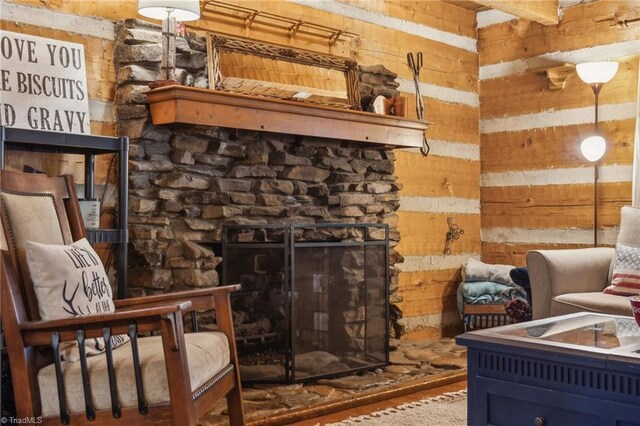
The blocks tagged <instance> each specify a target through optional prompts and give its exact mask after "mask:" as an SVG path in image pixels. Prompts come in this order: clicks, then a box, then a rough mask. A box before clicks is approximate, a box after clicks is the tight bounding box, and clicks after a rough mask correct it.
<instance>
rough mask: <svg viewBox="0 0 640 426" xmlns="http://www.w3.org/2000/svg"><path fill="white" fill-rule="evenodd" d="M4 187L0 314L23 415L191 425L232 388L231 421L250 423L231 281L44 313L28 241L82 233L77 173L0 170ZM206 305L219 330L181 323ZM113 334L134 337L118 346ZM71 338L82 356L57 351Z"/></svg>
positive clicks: (61, 239)
mask: <svg viewBox="0 0 640 426" xmlns="http://www.w3.org/2000/svg"><path fill="white" fill-rule="evenodd" d="M0 189H1V192H0V200H1V203H2V204H1V211H0V215H1V217H2V228H1V230H2V237H3V238H1V240H2V244H1V247H2V264H1V291H2V293H1V297H2V309H1V314H2V325H3V328H4V333H5V338H6V343H7V350H8V356H9V361H10V364H11V370H12V376H13V377H12V381H13V387H14V393H15V395H16V408H17V416H18V417H21V418H24V417H38V416H42V417H43V418H44V420H45V423H63V424H103V423H108V424H115V423H116V422H118V423H122V424H136V425H137V424H173V425H195V424H196V421H197V419H198V418H199V417H200V416H202V415H203V414H204V413H206V412H207V411H208V410H209V409H210V408H211V406H212V405H213V403H214V402H216V401H217V400H218V399H220V398H222V397H225V396H226V398H227V403H228V408H229V416H230V422H231V424H232V425H240V424H244V415H243V408H242V400H241V388H240V376H239V372H238V361H237V355H236V349H235V339H234V333H233V324H232V320H231V308H230V302H229V294H230V292H231V291H234V290H235V289H236V287H235V286H229V287H218V288H207V289H201V290H196V291H187V292H176V293H169V294H164V295H158V296H151V297H142V298H132V299H124V300H115V301H113V304H114V306H115V311H114V312H111V313H103V314H94V315H86V316H80V315H77V316H73V317H70V318H64V319H54V320H41V319H40V316H39V314H38V312H39V311H38V306H37V304H38V300H37V298H36V297H35V296H34V289H33V285H32V282H31V277H30V272H29V268H28V265H27V263H26V258H25V257H26V256H25V245H26V243H27V241H35V242H39V243H44V244H57V245H68V244H70V243H72V242H74V241H77V240H79V239H81V238H83V237H84V236H85V234H86V231H85V228H84V225H83V223H82V219H81V215H80V209H79V205H78V201H77V197H76V194H75V189H74V186H73V181H72V179H71V178H70V177H60V178H48V177H46V176H44V175H33V174H23V173H14V172H8V171H4V170H3V171H1V175H0ZM206 309H215V311H216V319H217V325H218V330H219V331H217V332H193V333H188V334H187V333H185V332H184V329H183V315H185V314H190V313H191V312H195V311H200V310H206ZM192 318H193V317H192ZM193 328H194V329H197V327H196V326H195V325H194V327H193ZM150 334H152V336H149V337H142V336H143V335H145V336H148V335H150ZM115 335H125V336H128V337H129V342H127V343H125V344H123V345H121V346H119V347H117V348H115V347H113V345H112V343H111V341H112V339H111V336H115ZM98 337H102V338H104V342H105V344H104V346H105V348H104V352H103V353H101V354H98V355H94V356H87V354H86V353H85V350H84V349H83V348H84V343H85V342H86V341H87V340H89V339H93V338H98ZM65 342H77V343H78V349H79V353H80V359H79V360H78V361H63V360H61V357H60V348H61V345H62V344H64V343H65Z"/></svg>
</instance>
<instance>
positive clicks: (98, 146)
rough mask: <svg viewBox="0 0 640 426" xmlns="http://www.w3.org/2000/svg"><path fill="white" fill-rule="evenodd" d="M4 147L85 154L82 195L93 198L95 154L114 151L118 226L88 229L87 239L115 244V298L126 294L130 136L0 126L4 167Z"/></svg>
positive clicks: (0, 143)
mask: <svg viewBox="0 0 640 426" xmlns="http://www.w3.org/2000/svg"><path fill="white" fill-rule="evenodd" d="M5 150H21V151H33V152H49V153H59V154H80V155H84V159H85V162H84V177H85V185H84V190H85V192H84V198H88V199H90V198H94V178H95V173H94V166H95V156H96V155H103V154H117V155H118V157H119V158H118V160H119V178H118V210H119V214H118V226H117V228H116V229H88V230H87V239H88V240H89V242H90V243H91V244H95V243H110V244H117V245H118V249H117V260H116V264H117V278H118V298H119V299H124V298H126V297H127V243H128V241H129V236H128V229H129V223H128V220H129V218H128V216H129V215H128V212H129V202H128V192H129V180H128V176H129V138H127V137H120V138H114V137H106V136H91V135H80V134H70V133H58V132H43V131H39V130H29V129H16V128H13V127H5V126H0V167H2V168H4V159H5Z"/></svg>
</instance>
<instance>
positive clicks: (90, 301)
mask: <svg viewBox="0 0 640 426" xmlns="http://www.w3.org/2000/svg"><path fill="white" fill-rule="evenodd" d="M26 255H27V264H28V265H29V272H30V273H31V281H32V282H33V288H34V291H35V294H36V298H37V299H38V309H39V312H40V318H41V319H42V320H45V321H47V320H54V319H62V318H70V317H75V316H82V315H96V314H104V313H109V312H114V311H115V308H114V306H113V298H112V290H111V285H110V284H109V278H108V276H107V272H106V271H105V269H104V266H103V265H102V261H101V260H100V257H98V254H97V253H96V252H95V250H93V247H91V244H89V242H88V241H87V239H86V238H83V239H81V240H78V241H76V242H75V243H73V244H70V245H68V246H66V245H55V244H40V243H35V242H31V241H27V243H26ZM128 340H129V337H128V336H126V335H117V336H112V337H111V343H112V345H113V347H114V348H115V347H116V346H119V345H121V344H123V343H125V342H127V341H128ZM85 347H86V350H87V354H88V355H95V354H99V353H101V352H103V351H104V349H105V345H104V339H103V338H101V337H99V338H91V339H87V340H86V341H85ZM61 354H62V358H63V359H65V360H69V361H75V360H78V359H79V352H78V347H77V343H76V342H63V343H62V344H61Z"/></svg>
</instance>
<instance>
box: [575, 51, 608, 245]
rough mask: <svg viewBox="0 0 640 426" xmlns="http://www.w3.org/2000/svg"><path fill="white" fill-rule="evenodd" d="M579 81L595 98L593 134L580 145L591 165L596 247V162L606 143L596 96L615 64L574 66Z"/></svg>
mask: <svg viewBox="0 0 640 426" xmlns="http://www.w3.org/2000/svg"><path fill="white" fill-rule="evenodd" d="M576 70H577V71H578V75H579V76H580V79H581V80H582V81H584V82H585V83H587V84H589V85H591V89H592V90H593V95H594V96H595V125H594V127H595V128H594V134H593V135H592V136H589V137H587V138H585V139H584V140H583V141H582V143H581V144H580V151H582V155H583V156H584V157H585V158H586V159H587V160H588V161H591V162H592V163H593V166H594V172H593V245H594V246H597V245H598V179H599V170H598V161H600V159H601V158H602V157H603V156H604V153H605V151H606V149H607V142H606V141H605V139H604V138H603V137H602V136H601V135H600V134H599V131H598V95H599V94H600V90H602V86H604V84H605V83H606V82H608V81H609V80H611V79H612V78H613V76H614V75H616V72H617V71H618V63H617V62H586V63H584V64H578V65H577V66H576Z"/></svg>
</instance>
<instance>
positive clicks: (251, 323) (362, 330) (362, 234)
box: [222, 224, 389, 383]
mask: <svg viewBox="0 0 640 426" xmlns="http://www.w3.org/2000/svg"><path fill="white" fill-rule="evenodd" d="M222 243H223V246H222V250H223V252H222V256H223V259H224V260H223V273H222V275H223V282H224V283H225V284H232V283H241V284H242V289H241V290H240V291H239V292H236V293H235V294H234V295H233V299H232V307H233V310H234V325H235V332H236V343H237V346H238V351H239V354H240V365H241V368H240V372H241V374H242V379H243V381H245V382H288V383H293V382H300V381H304V380H311V379H317V378H319V377H325V376H333V375H338V374H342V373H349V372H355V371H358V370H363V369H370V368H375V367H379V366H383V365H386V364H387V363H388V360H389V356H388V353H389V351H388V342H389V339H388V322H387V319H388V282H389V260H388V259H389V256H388V253H389V229H388V227H387V225H384V224H304V225H302V224H301V225H232V226H227V227H225V229H224V232H223V241H222Z"/></svg>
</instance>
